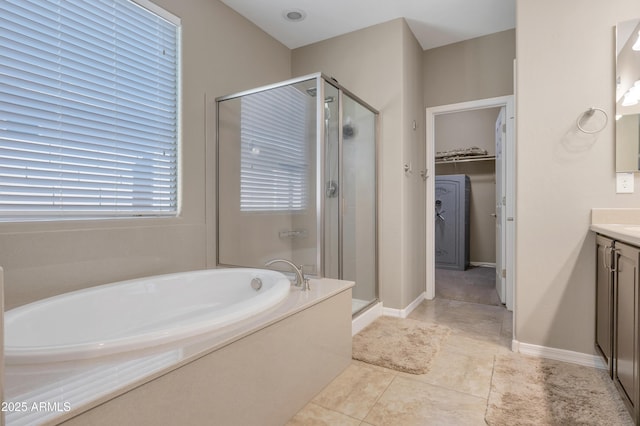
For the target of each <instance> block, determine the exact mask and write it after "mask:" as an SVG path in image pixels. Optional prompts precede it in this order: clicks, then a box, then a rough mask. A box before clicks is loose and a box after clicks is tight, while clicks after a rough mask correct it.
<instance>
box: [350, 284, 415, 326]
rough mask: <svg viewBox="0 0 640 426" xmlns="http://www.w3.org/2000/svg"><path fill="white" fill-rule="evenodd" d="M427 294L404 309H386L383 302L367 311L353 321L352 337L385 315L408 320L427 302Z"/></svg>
mask: <svg viewBox="0 0 640 426" xmlns="http://www.w3.org/2000/svg"><path fill="white" fill-rule="evenodd" d="M425 295H426V293H422V294H421V295H420V296H418V297H417V298H416V300H414V301H413V302H411V303H410V304H409V306H407V307H406V308H404V309H394V308H385V307H383V305H382V302H380V303H376V304H375V305H373V306H372V307H370V308H369V309H367V310H366V311H364V312H362V313H361V314H359V315H358V316H357V317H355V318H354V319H353V321H351V335H352V336H353V335H355V334H356V333H358V332H360V331H361V330H362V329H363V328H365V327H366V326H368V325H369V324H371V323H372V322H374V321H375V320H376V318H378V317H380V316H382V315H385V316H388V317H396V318H406V317H408V316H409V314H410V313H411V312H412V311H413V310H414V309H415V308H416V307H417V306H418V305H419V304H420V303H422V301H423V300H425Z"/></svg>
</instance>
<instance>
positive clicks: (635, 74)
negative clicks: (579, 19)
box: [616, 19, 640, 172]
mask: <svg viewBox="0 0 640 426" xmlns="http://www.w3.org/2000/svg"><path fill="white" fill-rule="evenodd" d="M639 157H640V19H633V20H630V21H624V22H620V23H618V25H616V171H617V172H637V171H640V161H639V160H640V158H639Z"/></svg>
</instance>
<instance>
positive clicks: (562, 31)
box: [515, 0, 640, 353]
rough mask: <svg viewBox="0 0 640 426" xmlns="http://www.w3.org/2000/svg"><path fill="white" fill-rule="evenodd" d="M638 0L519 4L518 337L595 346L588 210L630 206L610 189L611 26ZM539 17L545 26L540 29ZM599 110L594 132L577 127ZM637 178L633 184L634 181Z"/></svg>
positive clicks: (629, 14)
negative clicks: (603, 118)
mask: <svg viewBox="0 0 640 426" xmlns="http://www.w3.org/2000/svg"><path fill="white" fill-rule="evenodd" d="M639 16H640V2H638V1H637V0H612V1H609V2H606V3H605V2H599V1H588V2H584V1H581V0H567V1H562V2H558V1H555V0H537V1H529V0H518V2H517V57H518V65H517V78H516V80H517V89H516V93H517V96H516V104H517V105H516V111H517V115H518V116H517V123H516V126H517V194H518V195H517V214H516V227H517V231H516V232H517V247H516V251H517V252H516V300H515V313H516V318H515V323H516V336H515V337H516V339H517V340H519V341H521V342H526V343H530V344H535V345H542V346H548V347H554V348H560V349H566V350H572V351H577V352H582V353H593V345H594V332H593V330H594V323H595V318H594V313H595V307H594V304H595V302H594V294H595V237H594V235H593V234H592V233H590V232H589V230H588V227H589V223H590V211H591V208H593V207H632V206H633V207H637V206H638V203H640V193H639V192H638V191H637V190H636V193H635V194H631V195H628V194H616V193H615V171H614V160H615V146H614V127H615V124H614V120H613V115H614V103H615V82H614V78H615V77H614V69H615V67H614V60H615V43H614V26H615V24H616V22H617V21H622V20H627V19H631V18H637V17H639ZM542 23H544V25H543V26H542ZM591 106H595V107H599V108H604V109H605V110H606V111H607V112H608V114H609V124H608V126H607V127H606V128H605V129H604V130H603V131H602V132H600V133H598V134H595V135H591V136H588V135H585V134H582V133H580V132H579V131H578V130H577V129H576V120H577V118H578V116H579V115H580V114H581V113H582V112H584V111H586V110H587V109H588V108H589V107H591ZM639 185H640V181H639V179H638V175H636V188H640V186H639Z"/></svg>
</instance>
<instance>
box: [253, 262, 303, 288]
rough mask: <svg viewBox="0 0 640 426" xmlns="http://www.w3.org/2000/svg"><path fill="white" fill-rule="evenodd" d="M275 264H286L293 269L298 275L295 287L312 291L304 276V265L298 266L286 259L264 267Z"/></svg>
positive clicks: (269, 263)
mask: <svg viewBox="0 0 640 426" xmlns="http://www.w3.org/2000/svg"><path fill="white" fill-rule="evenodd" d="M274 263H286V264H287V265H289V266H291V267H292V268H293V271H294V272H295V274H296V282H295V284H294V285H295V286H296V287H300V288H301V289H302V290H304V291H306V290H309V289H310V286H309V279H308V278H306V277H305V276H304V271H303V270H302V265H301V266H297V265H296V264H295V263H293V262H291V261H289V260H286V259H272V260H270V261H268V262H267V263H265V264H264V266H271V265H273V264H274Z"/></svg>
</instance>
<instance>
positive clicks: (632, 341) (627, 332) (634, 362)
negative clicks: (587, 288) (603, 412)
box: [613, 242, 640, 420]
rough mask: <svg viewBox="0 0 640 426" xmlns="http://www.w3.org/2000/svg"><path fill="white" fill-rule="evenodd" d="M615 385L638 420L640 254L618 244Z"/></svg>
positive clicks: (638, 251) (636, 250)
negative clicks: (639, 262)
mask: <svg viewBox="0 0 640 426" xmlns="http://www.w3.org/2000/svg"><path fill="white" fill-rule="evenodd" d="M615 249H616V250H615V252H616V256H615V257H616V263H615V268H616V275H615V302H616V303H615V315H614V318H615V327H614V330H615V331H614V348H613V349H614V351H613V353H614V366H613V373H614V377H613V379H614V381H615V382H616V385H617V386H618V388H619V389H620V390H621V391H622V394H623V397H624V399H625V400H626V401H625V402H626V403H627V405H629V408H630V412H631V413H632V415H633V417H634V420H637V419H638V396H639V395H638V393H639V389H638V385H639V382H638V361H639V358H638V255H639V254H640V250H639V249H638V248H635V247H631V246H628V245H626V244H621V243H619V242H616V244H615Z"/></svg>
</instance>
